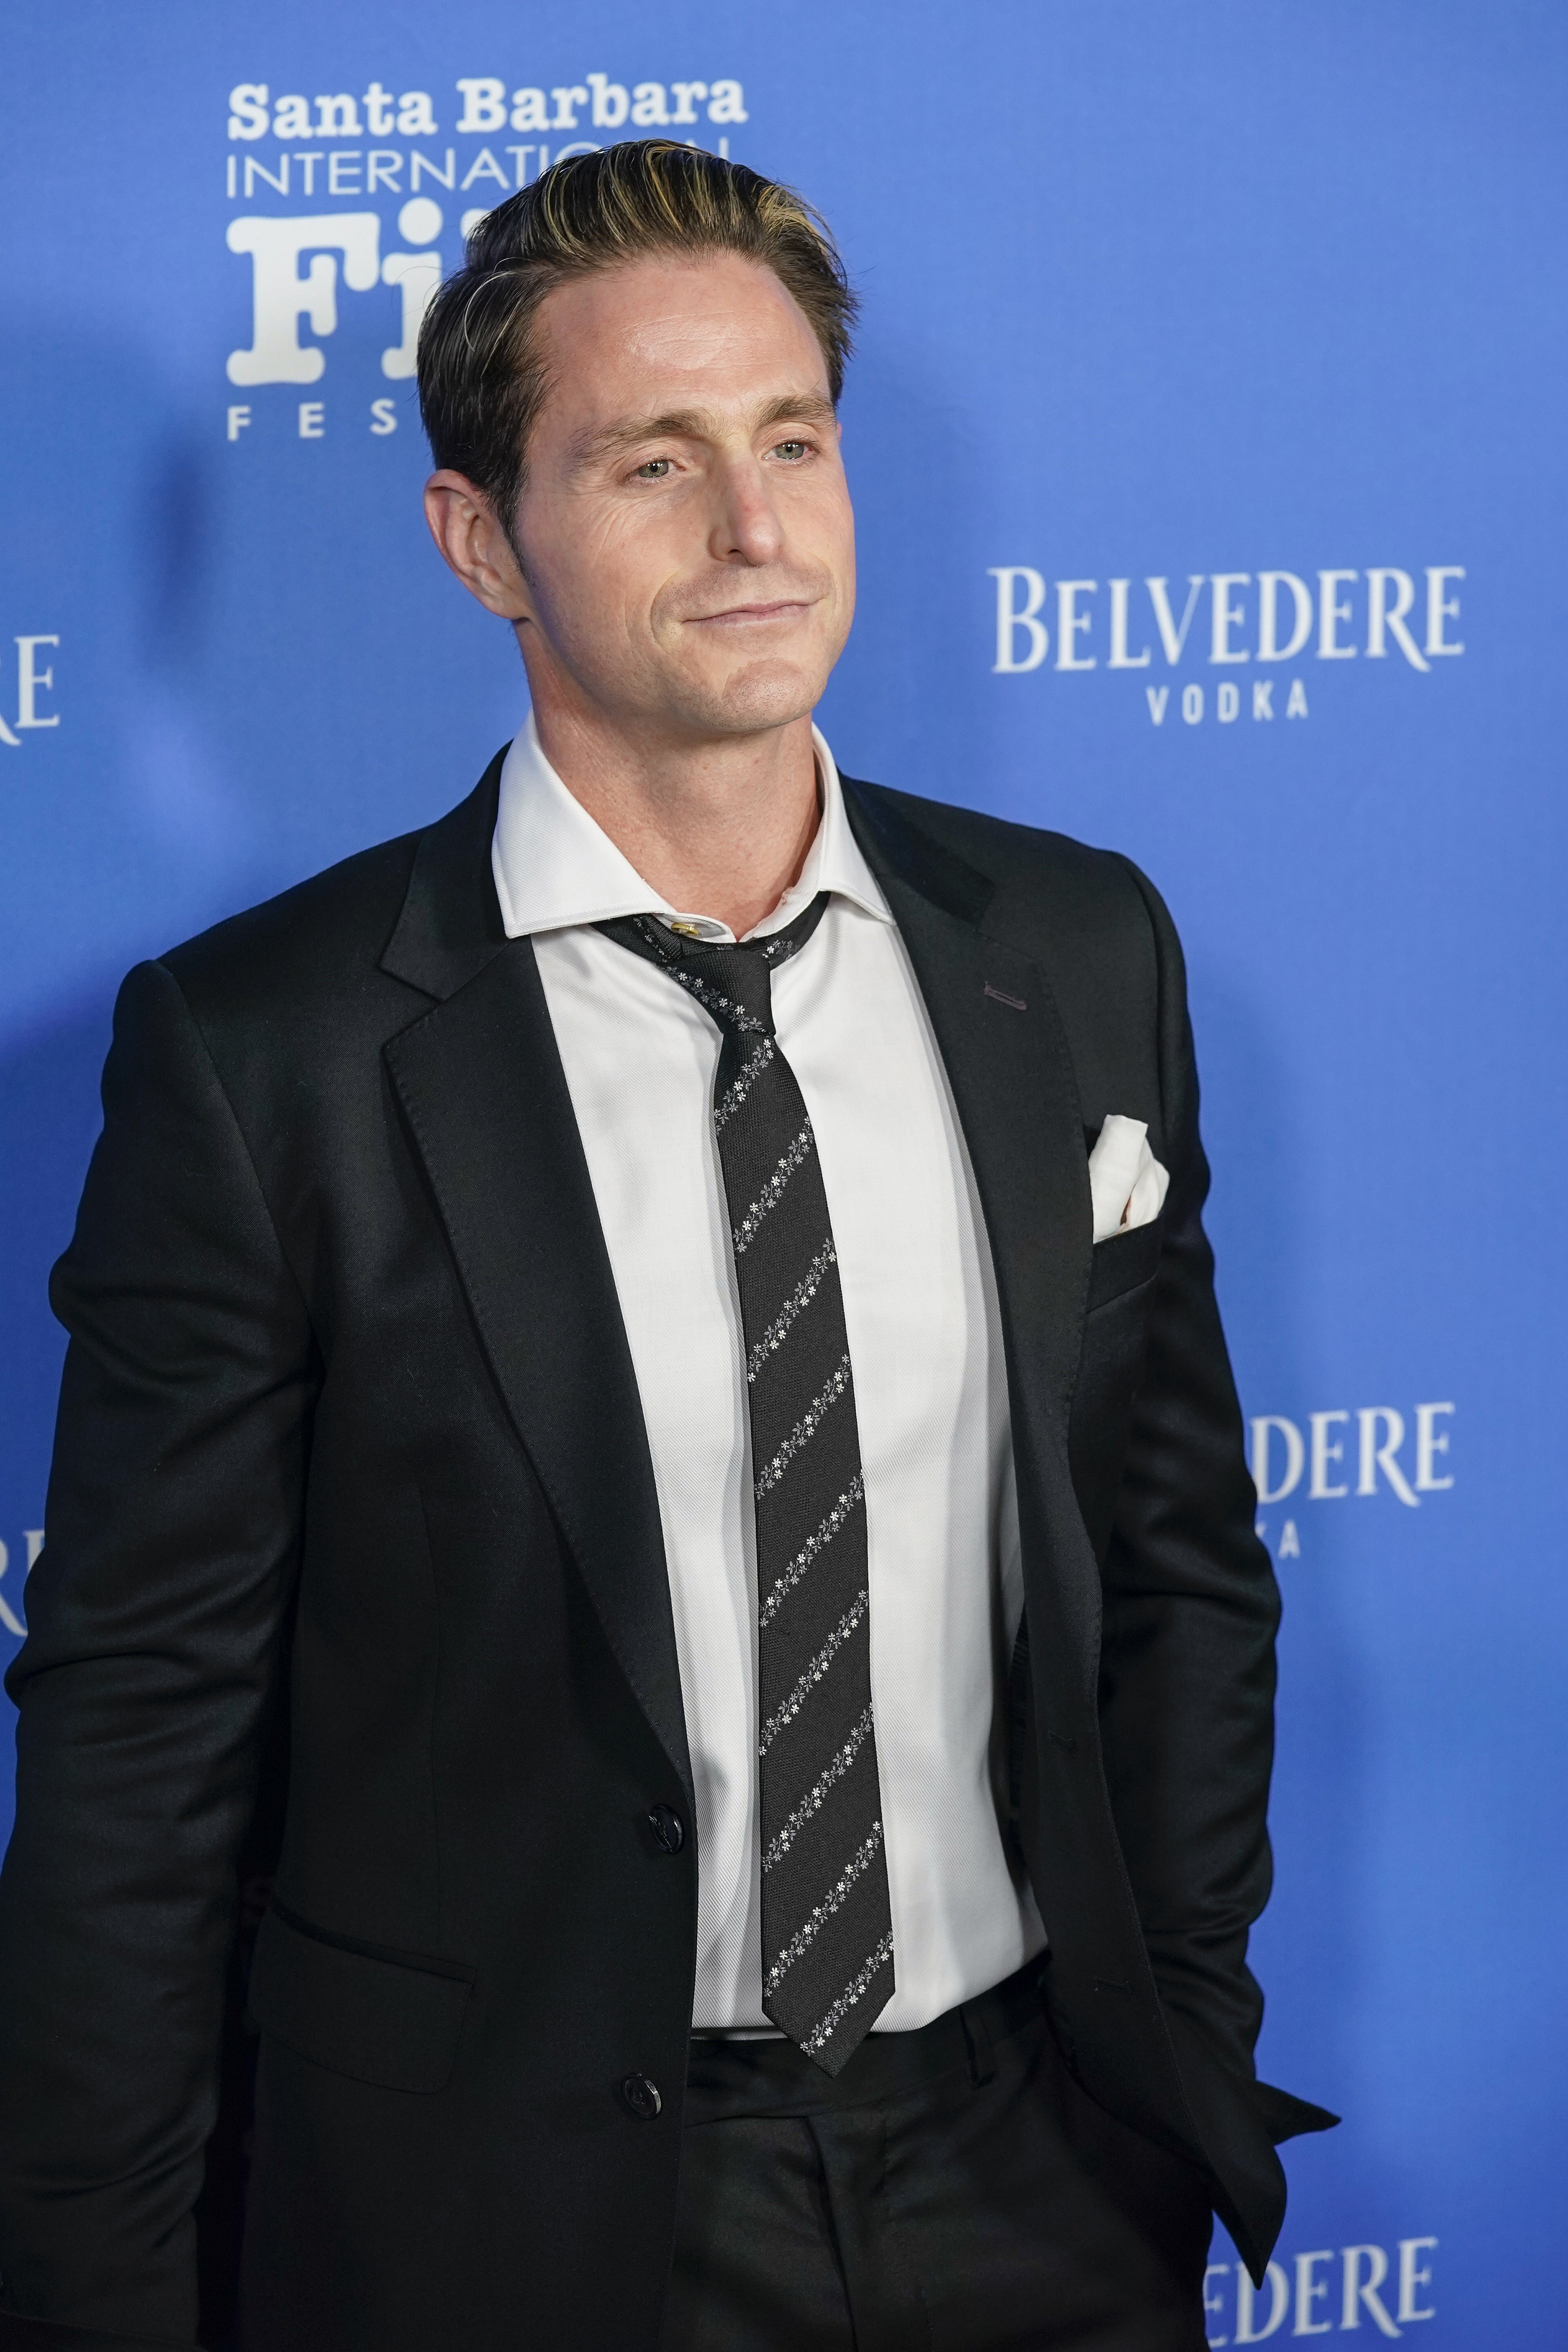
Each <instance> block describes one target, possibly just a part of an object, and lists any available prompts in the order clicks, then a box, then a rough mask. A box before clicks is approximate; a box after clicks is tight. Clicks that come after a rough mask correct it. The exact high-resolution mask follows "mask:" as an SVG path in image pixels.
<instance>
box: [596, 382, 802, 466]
mask: <svg viewBox="0 0 1568 2352" xmlns="http://www.w3.org/2000/svg"><path fill="white" fill-rule="evenodd" d="M835 414H836V412H835V410H834V406H833V403H832V402H831V400H829V399H828V398H827V396H826V394H825V393H820V392H786V393H783V394H780V396H779V397H778V398H777V399H776V400H770V401H769V402H768V404H767V405H766V406H765V407H764V408H763V409H762V410H761V411H760V412H759V414H758V415H757V417H756V420H755V422H754V423H753V425H752V431H753V432H754V433H765V432H766V431H767V429H768V427H769V425H783V424H784V423H786V422H787V421H789V420H792V419H794V418H797V417H798V418H799V420H800V422H801V423H802V424H803V425H828V424H831V423H832V422H833V419H834V415H835ZM719 437H720V428H719V425H718V420H717V419H716V418H715V416H714V415H712V413H711V411H705V410H702V409H698V408H672V409H667V410H666V411H665V412H664V413H663V414H662V415H658V416H634V417H628V418H627V419H626V422H625V423H624V424H620V425H607V426H606V427H605V430H604V432H602V433H594V434H589V435H586V436H584V438H583V439H582V440H581V441H580V442H579V443H578V445H577V447H576V450H575V452H574V456H575V459H576V462H577V464H578V465H579V466H588V465H592V464H593V463H594V462H595V459H596V458H600V457H613V456H614V455H615V454H616V451H617V450H621V449H630V448H634V447H636V446H637V444H638V443H639V442H642V441H675V440H680V441H713V440H717V439H718V438H719Z"/></svg>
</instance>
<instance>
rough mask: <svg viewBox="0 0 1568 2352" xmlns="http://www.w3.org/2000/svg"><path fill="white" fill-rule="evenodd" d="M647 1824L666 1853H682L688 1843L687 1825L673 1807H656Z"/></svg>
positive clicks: (650, 1813)
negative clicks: (682, 1848)
mask: <svg viewBox="0 0 1568 2352" xmlns="http://www.w3.org/2000/svg"><path fill="white" fill-rule="evenodd" d="M647 1822H648V1827H649V1829H651V1830H652V1832H653V1833H654V1836H655V1837H656V1838H657V1839H658V1843H659V1844H660V1845H661V1846H662V1847H663V1848H664V1851H665V1853H679V1852H680V1849H681V1847H682V1846H683V1845H684V1844H685V1843H686V1825H685V1823H684V1822H682V1820H681V1818H680V1815H679V1813H678V1812H677V1811H676V1810H675V1807H674V1806H673V1805H655V1806H654V1807H653V1809H652V1811H650V1812H649V1814H648V1817H647Z"/></svg>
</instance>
